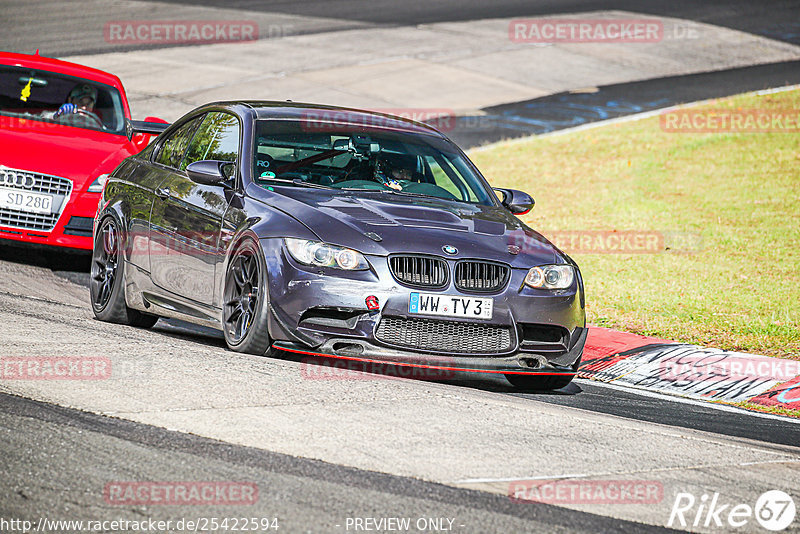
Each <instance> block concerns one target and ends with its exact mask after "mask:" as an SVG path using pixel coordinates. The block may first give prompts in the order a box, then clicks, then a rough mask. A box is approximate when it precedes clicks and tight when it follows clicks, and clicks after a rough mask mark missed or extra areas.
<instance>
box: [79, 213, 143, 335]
mask: <svg viewBox="0 0 800 534" xmlns="http://www.w3.org/2000/svg"><path fill="white" fill-rule="evenodd" d="M90 274H91V278H90V281H89V295H90V297H91V300H92V311H93V312H94V316H95V317H96V318H97V319H99V320H101V321H105V322H108V323H118V324H126V325H129V326H136V327H140V328H150V327H151V326H153V325H154V324H156V321H158V317H156V316H153V315H147V314H145V313H141V312H139V311H137V310H133V309H131V308H128V305H127V303H126V302H125V266H124V261H123V259H122V233H121V232H120V228H119V225H118V224H117V221H116V220H115V219H114V218H113V217H106V218H105V219H103V222H101V223H100V228H99V229H98V231H97V235H96V236H95V240H94V248H93V250H92V267H91V273H90Z"/></svg>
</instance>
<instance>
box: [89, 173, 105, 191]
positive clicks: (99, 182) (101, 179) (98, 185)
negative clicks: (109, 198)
mask: <svg viewBox="0 0 800 534" xmlns="http://www.w3.org/2000/svg"><path fill="white" fill-rule="evenodd" d="M107 181H108V174H101V175H100V176H98V177H97V178H95V179H94V182H92V183H91V185H90V186H89V189H88V190H87V191H89V192H90V193H102V192H103V187H105V185H106V182H107Z"/></svg>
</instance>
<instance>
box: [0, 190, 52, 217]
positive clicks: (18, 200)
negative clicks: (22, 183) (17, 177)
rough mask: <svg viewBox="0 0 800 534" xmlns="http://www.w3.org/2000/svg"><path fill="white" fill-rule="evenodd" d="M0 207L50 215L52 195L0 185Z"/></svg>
mask: <svg viewBox="0 0 800 534" xmlns="http://www.w3.org/2000/svg"><path fill="white" fill-rule="evenodd" d="M0 208H6V209H11V210H17V211H27V212H29V213H43V214H46V215H50V214H51V213H52V212H53V196H52V195H43V194H42V193H31V192H30V191H23V190H20V189H11V188H9V187H0Z"/></svg>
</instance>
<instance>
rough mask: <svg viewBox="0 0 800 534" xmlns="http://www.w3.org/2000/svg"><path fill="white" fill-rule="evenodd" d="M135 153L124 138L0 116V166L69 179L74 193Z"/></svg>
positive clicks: (60, 125) (84, 188) (82, 189)
mask: <svg viewBox="0 0 800 534" xmlns="http://www.w3.org/2000/svg"><path fill="white" fill-rule="evenodd" d="M136 152H137V150H136V147H135V146H134V145H133V143H131V142H130V141H128V138H127V137H126V136H125V135H117V134H111V133H105V132H98V131H92V130H87V129H85V128H76V127H74V126H65V125H62V124H54V123H47V122H40V121H33V120H26V119H19V118H16V117H5V116H0V165H3V166H5V167H10V168H13V169H21V170H27V171H33V172H39V173H43V174H51V175H54V176H61V177H64V178H69V179H70V180H72V181H73V190H75V191H85V190H86V188H87V187H88V186H89V184H88V183H86V182H87V180H94V178H96V177H97V176H98V175H99V174H103V173H110V172H111V171H113V170H114V169H115V168H116V166H117V165H119V163H120V162H121V161H122V160H123V159H125V158H127V157H128V156H130V155H132V154H135V153H136Z"/></svg>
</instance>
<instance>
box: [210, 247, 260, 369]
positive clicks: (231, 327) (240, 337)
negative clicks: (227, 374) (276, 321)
mask: <svg viewBox="0 0 800 534" xmlns="http://www.w3.org/2000/svg"><path fill="white" fill-rule="evenodd" d="M266 273H267V270H266V265H265V262H264V257H263V255H262V254H261V248H260V246H259V245H258V243H256V242H255V241H253V240H252V239H250V238H246V239H244V240H243V241H242V242H241V243H239V244H238V245H237V246H236V250H235V252H234V253H233V254H232V255H231V259H230V261H229V262H228V269H227V271H226V273H225V289H224V291H223V294H222V332H223V333H224V334H225V343H226V344H227V345H228V348H229V349H231V350H233V351H236V352H243V353H246V354H256V355H258V356H262V355H264V354H266V353H267V351H269V349H270V346H271V345H272V340H271V339H270V337H269V330H268V327H267V318H268V316H269V305H268V292H267V276H266Z"/></svg>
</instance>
